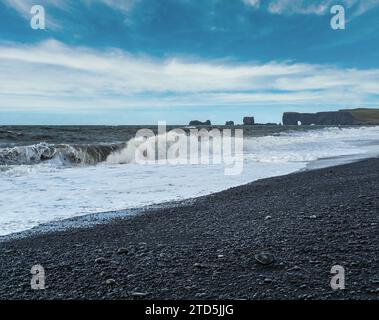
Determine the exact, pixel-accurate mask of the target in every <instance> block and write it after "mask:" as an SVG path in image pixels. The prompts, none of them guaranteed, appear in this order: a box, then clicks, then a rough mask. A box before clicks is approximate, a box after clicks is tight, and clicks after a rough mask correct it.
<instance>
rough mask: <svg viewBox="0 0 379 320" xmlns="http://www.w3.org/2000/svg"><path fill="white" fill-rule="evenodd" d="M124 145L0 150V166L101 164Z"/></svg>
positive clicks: (55, 146)
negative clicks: (46, 163)
mask: <svg viewBox="0 0 379 320" xmlns="http://www.w3.org/2000/svg"><path fill="white" fill-rule="evenodd" d="M123 146H124V145H123V144H121V145H117V144H111V145H101V144H99V145H68V144H60V145H53V144H47V143H39V144H35V145H31V146H18V147H12V148H0V165H6V166H7V165H34V164H39V163H42V162H51V163H54V164H57V165H94V164H97V163H99V162H103V161H105V160H106V159H107V157H108V156H109V155H110V154H111V153H112V152H114V151H116V150H118V149H121V148H122V147H123Z"/></svg>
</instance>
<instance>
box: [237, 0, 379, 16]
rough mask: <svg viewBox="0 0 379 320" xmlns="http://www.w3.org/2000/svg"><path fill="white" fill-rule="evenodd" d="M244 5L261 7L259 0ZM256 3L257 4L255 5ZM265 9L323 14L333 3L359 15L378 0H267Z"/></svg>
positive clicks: (288, 12)
mask: <svg viewBox="0 0 379 320" xmlns="http://www.w3.org/2000/svg"><path fill="white" fill-rule="evenodd" d="M242 1H243V2H244V3H245V4H246V5H250V6H253V7H255V8H259V7H262V5H261V6H260V5H259V2H260V1H259V0H242ZM257 3H258V5H257ZM265 4H266V5H267V7H266V8H267V11H268V12H270V13H272V14H287V15H292V14H314V15H325V14H329V13H330V8H331V7H332V6H333V5H335V4H341V5H344V6H345V8H347V9H352V10H353V12H352V15H355V16H356V15H361V14H364V13H365V12H367V11H369V10H371V9H374V8H375V7H379V0H340V1H335V0H267V1H266V2H265Z"/></svg>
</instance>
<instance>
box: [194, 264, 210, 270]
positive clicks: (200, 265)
mask: <svg viewBox="0 0 379 320" xmlns="http://www.w3.org/2000/svg"><path fill="white" fill-rule="evenodd" d="M193 268H194V269H205V268H207V266H206V265H205V264H202V263H195V264H194V265H193Z"/></svg>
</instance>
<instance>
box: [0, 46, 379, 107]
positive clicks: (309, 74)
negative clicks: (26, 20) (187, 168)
mask: <svg viewBox="0 0 379 320" xmlns="http://www.w3.org/2000/svg"><path fill="white" fill-rule="evenodd" d="M0 70H1V72H0V110H9V109H14V108H22V109H28V110H36V109H46V108H53V109H55V110H67V109H70V110H72V109H75V108H90V109H99V108H102V109H106V108H107V107H116V108H121V107H138V106H141V107H142V106H143V107H159V106H161V107H163V106H169V107H170V106H210V105H212V106H213V105H220V106H222V105H265V104H277V105H282V104H288V103H291V104H307V105H308V104H328V105H344V106H346V107H348V106H352V105H367V104H371V103H375V102H376V103H377V102H378V101H377V100H373V97H374V96H375V95H377V93H378V92H379V70H378V69H373V70H358V69H339V68H336V67H330V66H322V65H312V64H293V63H284V62H282V63H278V62H272V63H267V64H243V63H238V64H237V63H232V62H225V61H224V62H220V61H188V60H187V61H186V60H181V59H178V58H170V59H165V60H160V59H152V58H147V57H139V56H133V55H129V54H127V53H125V52H122V51H120V50H117V49H115V50H109V51H107V52H99V51H95V50H91V49H88V48H74V47H68V46H65V45H63V44H62V43H60V42H57V41H53V40H50V41H47V42H43V43H41V44H38V45H35V46H29V45H28V46H20V45H16V44H15V45H11V46H4V45H3V46H0Z"/></svg>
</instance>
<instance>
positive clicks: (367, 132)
mask: <svg viewBox="0 0 379 320" xmlns="http://www.w3.org/2000/svg"><path fill="white" fill-rule="evenodd" d="M133 144H134V141H132V142H130V143H129V144H128V145H127V146H126V148H125V149H124V150H122V151H121V152H120V151H117V152H115V153H113V154H112V155H111V156H109V157H108V161H106V162H102V163H99V164H98V165H96V166H68V167H64V166H63V167H62V166H59V165H57V164H55V163H54V162H46V163H45V162H43V163H38V164H34V165H16V166H8V167H3V168H2V170H0V235H7V234H11V233H14V232H19V231H23V230H27V229H30V228H33V227H35V226H38V225H40V224H44V223H48V222H52V221H57V220H62V219H67V218H72V217H77V216H82V215H86V214H90V213H100V212H106V211H112V210H122V209H128V208H138V207H142V206H145V205H150V204H156V203H162V202H166V201H172V200H181V199H187V198H191V197H196V196H201V195H205V194H210V193H213V192H217V191H221V190H224V189H227V188H230V187H233V186H238V185H241V184H245V183H248V182H251V181H254V180H257V179H261V178H267V177H272V176H277V175H283V174H288V173H291V172H294V171H297V170H299V169H302V168H305V167H306V165H307V163H309V162H310V161H312V160H316V159H320V158H330V157H339V156H352V155H360V157H369V156H372V155H375V154H379V127H367V128H363V127H362V128H346V129H338V128H327V129H321V130H311V131H305V132H300V131H296V132H290V133H284V134H280V135H277V136H266V137H257V138H246V139H245V143H244V158H245V163H244V171H243V173H242V174H241V175H237V176H225V175H224V165H223V164H214V165H157V164H154V165H148V166H143V165H138V164H136V163H133V161H132V160H133V150H135V145H133Z"/></svg>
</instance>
